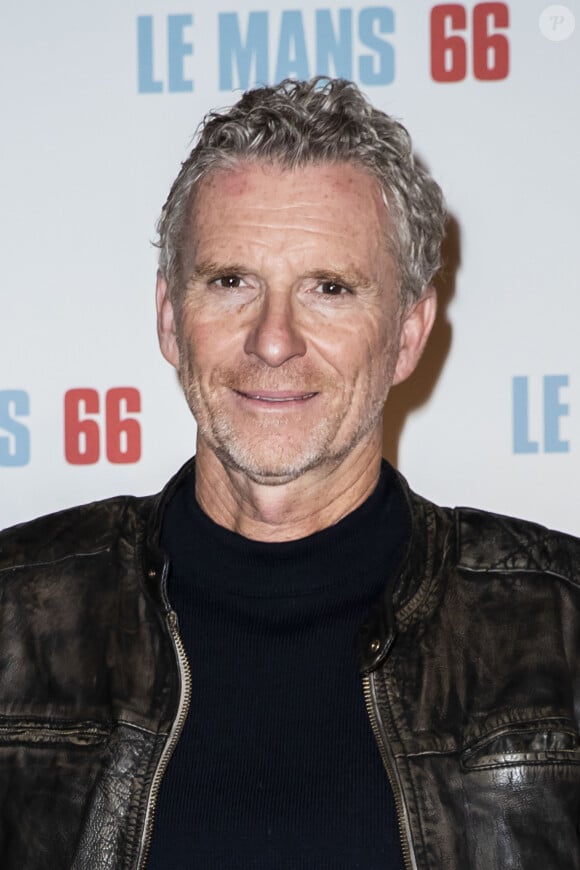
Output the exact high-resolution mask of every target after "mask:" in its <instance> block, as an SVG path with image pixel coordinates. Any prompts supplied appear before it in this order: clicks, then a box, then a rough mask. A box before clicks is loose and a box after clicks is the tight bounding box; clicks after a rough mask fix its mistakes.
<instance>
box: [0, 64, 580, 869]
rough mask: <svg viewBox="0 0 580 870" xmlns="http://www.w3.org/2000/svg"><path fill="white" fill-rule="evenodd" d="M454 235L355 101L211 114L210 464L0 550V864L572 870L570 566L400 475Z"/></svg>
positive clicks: (193, 381)
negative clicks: (392, 414)
mask: <svg viewBox="0 0 580 870" xmlns="http://www.w3.org/2000/svg"><path fill="white" fill-rule="evenodd" d="M443 227H444V208H443V203H442V198H441V194H440V191H439V189H438V187H437V185H436V184H435V183H434V182H433V180H432V179H430V178H429V176H428V175H427V174H426V173H425V172H424V171H423V170H422V169H421V168H420V167H419V166H417V164H416V163H415V161H414V159H413V157H412V154H411V150H410V143H409V139H408V136H407V134H406V132H405V130H404V129H403V128H402V127H401V126H400V125H399V124H397V123H396V122H395V121H393V120H392V119H391V118H389V117H388V116H386V115H384V114H383V113H381V112H379V111H378V110H376V109H374V108H372V107H371V106H370V105H369V104H368V103H367V102H366V101H365V100H364V98H363V97H362V95H361V94H360V92H359V91H358V90H357V88H356V87H355V86H354V85H352V84H351V83H348V82H344V81H313V82H306V83H295V82H288V81H287V82H283V83H282V84H281V85H279V86H278V87H276V88H258V89H256V90H254V91H250V92H248V93H246V94H245V95H244V96H243V97H242V98H241V100H240V101H239V102H238V103H237V104H236V105H235V106H234V107H233V108H232V109H231V110H229V111H228V112H226V113H224V114H218V113H214V114H211V115H210V116H208V118H207V119H206V121H205V124H204V126H203V129H202V131H201V133H200V137H199V141H198V143H197V145H196V146H195V148H194V149H193V151H192V153H191V155H190V156H189V158H188V160H187V161H186V162H185V163H184V164H183V166H182V169H181V172H180V173H179V176H178V178H177V179H176V181H175V183H174V185H173V188H172V190H171V193H170V195H169V198H168V200H167V203H166V205H165V207H164V210H163V213H162V216H161V219H160V223H159V247H160V267H159V275H158V281H157V309H158V330H159V340H160V344H161V349H162V352H163V354H164V355H165V357H166V358H167V359H168V360H169V361H170V362H171V363H172V364H173V365H174V366H175V367H176V369H177V371H178V373H179V378H180V381H181V383H182V386H183V389H184V392H185V395H186V398H187V401H188V403H189V405H190V407H191V410H192V412H193V414H194V416H195V418H196V420H197V425H198V436H197V454H196V459H195V462H193V461H192V462H190V463H188V464H187V465H186V466H185V467H184V468H183V469H182V470H181V471H180V472H179V474H178V475H177V476H176V477H175V478H174V479H173V480H172V481H170V483H169V484H168V486H167V487H166V489H165V490H164V491H163V492H162V493H161V494H160V495H159V496H156V497H152V498H145V499H134V498H127V497H124V498H116V499H112V500H110V501H107V502H103V503H97V504H93V505H88V506H85V507H80V508H76V509H73V510H69V511H65V512H63V513H60V514H57V515H54V516H51V517H47V518H43V519H40V520H37V521H35V522H33V523H30V524H28V525H24V526H20V527H17V528H15V529H12V530H10V531H8V532H6V533H4V535H3V536H2V537H1V538H0V589H1V601H2V607H1V608H0V620H1V625H0V628H1V634H0V637H1V640H2V644H1V659H0V714H1V719H0V734H1V736H0V740H1V754H0V759H1V764H2V776H1V777H0V789H1V790H2V798H3V799H2V808H3V809H2V829H1V832H0V838H1V839H0V856H1V866H2V868H6V870H12V868H18V870H20V868H23V867H26V868H69V867H70V868H99V870H100V868H143V867H148V868H150V870H151V868H166V870H171V868H189V867H195V868H264V870H265V868H317V870H318V868H323V870H327V868H333V870H340V868H364V870H375V868H376V870H378V868H381V870H383V868H384V870H387V868H391V870H392V868H417V870H427V868H429V870H435V868H437V870H448V868H460V870H466V868H473V870H491V868H498V870H499V868H526V870H533V868H540V867H541V868H551V870H556V868H557V870H572V868H578V867H580V849H579V848H578V818H579V810H580V747H579V746H578V711H579V707H580V698H579V688H580V680H579V675H578V663H577V662H578V658H577V650H578V636H579V631H580V619H579V612H580V609H579V605H580V590H579V588H578V585H579V581H580V543H579V542H578V541H577V540H575V539H573V538H571V537H567V536H564V535H559V534H557V533H553V532H549V531H547V530H545V529H543V528H541V527H539V526H535V525H531V524H526V523H524V522H521V521H517V520H512V519H508V518H505V517H499V516H495V515H490V514H485V513H482V512H478V511H474V510H464V509H462V510H455V511H454V510H450V509H444V508H439V507H436V506H435V505H433V504H431V503H429V502H427V501H425V500H424V499H422V498H420V497H419V496H417V495H415V494H413V493H412V492H411V491H410V490H409V488H408V486H407V484H406V482H405V481H404V480H403V478H401V477H400V475H398V474H397V473H396V472H395V471H394V470H393V469H391V468H390V467H389V466H388V465H386V464H385V463H383V462H382V461H381V435H382V415H383V406H384V403H385V400H386V397H387V393H388V391H389V389H390V387H391V386H392V385H395V384H397V383H399V382H400V381H402V380H404V379H405V378H406V377H407V376H408V375H409V374H410V373H411V372H412V371H413V369H414V368H415V366H416V364H417V361H418V359H419V357H420V355H421V352H422V349H423V347H424V345H425V342H426V340H427V337H428V335H429V331H430V329H431V326H432V323H433V319H434V316H435V294H434V291H433V289H432V287H431V280H432V278H433V275H434V273H435V271H436V269H437V267H438V265H439V246H440V242H441V238H442V235H443ZM426 461H427V458H426ZM178 619H179V627H178ZM355 636H356V650H357V652H356V655H355V652H354V650H353V642H355Z"/></svg>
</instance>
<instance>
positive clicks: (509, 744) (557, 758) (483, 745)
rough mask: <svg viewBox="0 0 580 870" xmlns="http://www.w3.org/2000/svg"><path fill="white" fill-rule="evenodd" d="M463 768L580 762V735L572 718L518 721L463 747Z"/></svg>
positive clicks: (475, 768)
mask: <svg viewBox="0 0 580 870" xmlns="http://www.w3.org/2000/svg"><path fill="white" fill-rule="evenodd" d="M461 764H462V767H463V768H464V769H465V770H483V769H490V768H499V767H509V766H512V765H514V766H515V765H534V764H580V737H579V735H578V731H577V730H576V726H575V723H574V722H566V721H551V722H535V723H529V724H525V725H522V724H518V725H517V726H509V727H507V728H503V729H501V730H498V731H495V732H494V733H493V734H490V735H487V736H486V737H485V738H483V739H482V740H479V741H477V742H476V743H474V744H472V745H471V746H469V747H468V748H467V749H465V750H464V751H463V754H462V756H461Z"/></svg>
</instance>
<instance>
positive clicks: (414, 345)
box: [393, 287, 437, 386]
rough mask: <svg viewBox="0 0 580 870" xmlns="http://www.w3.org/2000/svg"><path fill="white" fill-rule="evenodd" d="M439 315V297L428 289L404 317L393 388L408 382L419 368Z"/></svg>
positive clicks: (432, 290)
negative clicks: (407, 379) (437, 314)
mask: <svg viewBox="0 0 580 870" xmlns="http://www.w3.org/2000/svg"><path fill="white" fill-rule="evenodd" d="M436 313H437V295H436V293H435V290H434V288H433V287H426V288H425V290H424V291H423V294H422V296H421V298H420V299H419V300H418V301H417V302H415V303H413V305H411V307H410V308H409V310H408V311H407V313H406V314H405V315H404V318H403V323H402V325H401V335H400V339H399V356H398V358H397V365H396V366H395V374H394V377H393V386H394V385H395V384H400V383H401V382H402V381H404V380H406V378H408V377H409V375H411V374H412V373H413V372H414V371H415V368H416V367H417V363H418V362H419V360H420V359H421V354H422V353H423V348H424V347H425V345H426V344H427V339H428V338H429V333H430V332H431V328H432V326H433V323H434V322H435V315H436Z"/></svg>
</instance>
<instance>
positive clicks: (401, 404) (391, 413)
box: [383, 215, 461, 467]
mask: <svg viewBox="0 0 580 870" xmlns="http://www.w3.org/2000/svg"><path fill="white" fill-rule="evenodd" d="M460 241H461V239H460V229H459V224H458V223H457V221H456V220H455V218H454V217H453V215H449V216H448V218H447V226H446V233H445V238H444V240H443V244H442V247H441V253H442V266H441V269H440V270H439V272H438V274H437V276H436V278H435V281H434V282H433V283H434V285H435V287H436V289H437V303H438V304H437V317H436V319H435V323H434V325H433V330H432V332H431V336H430V338H429V341H428V342H427V347H426V348H425V351H424V352H423V356H422V357H421V360H420V361H419V365H418V366H417V368H416V369H415V371H414V372H413V374H412V375H411V377H410V378H408V380H406V381H404V382H403V383H402V384H399V385H398V386H397V387H394V388H393V389H392V391H391V392H390V393H389V398H388V399H387V404H386V407H385V415H384V423H383V456H384V457H385V459H387V460H388V461H389V462H390V463H391V465H394V466H395V467H397V466H398V459H399V444H400V441H401V436H402V434H403V429H404V428H405V423H406V422H407V417H408V416H409V414H411V413H412V411H414V410H415V409H416V408H420V407H421V405H424V404H425V402H427V401H428V400H429V398H430V396H431V393H432V392H433V390H434V388H435V384H436V383H437V381H438V379H439V375H440V374H441V371H442V369H443V366H444V365H445V360H446V359H447V355H448V353H449V349H450V347H451V338H452V328H451V324H450V323H449V320H448V319H447V309H448V308H449V305H450V303H451V300H452V299H453V297H454V295H455V280H456V277H457V271H458V269H459V266H460V265H461V247H460Z"/></svg>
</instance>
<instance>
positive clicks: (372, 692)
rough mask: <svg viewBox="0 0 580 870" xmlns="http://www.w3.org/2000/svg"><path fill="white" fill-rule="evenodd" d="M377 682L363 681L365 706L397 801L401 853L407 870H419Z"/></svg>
mask: <svg viewBox="0 0 580 870" xmlns="http://www.w3.org/2000/svg"><path fill="white" fill-rule="evenodd" d="M375 681H376V675H375V674H374V673H371V674H365V676H364V677H363V679H362V682H363V692H364V697H365V704H366V708H367V713H368V715H369V719H370V722H371V727H372V729H373V734H374V735H375V740H376V742H377V746H378V748H379V752H380V754H381V758H382V760H383V764H384V767H385V770H386V771H387V776H388V778H389V783H390V785H391V789H392V791H393V797H394V799H395V808H396V811H397V821H398V823H399V837H400V840H401V851H402V853H403V862H404V864H405V870H417V864H416V862H415V856H414V853H413V845H412V841H411V829H410V826H409V819H408V816H407V809H406V807H405V804H404V801H403V794H402V789H401V783H400V780H399V776H398V773H397V770H396V767H395V763H394V759H393V753H392V750H391V747H390V744H389V741H388V740H387V735H386V733H385V729H384V725H383V722H382V719H381V714H380V712H379V707H378V703H377V697H376V687H375Z"/></svg>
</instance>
